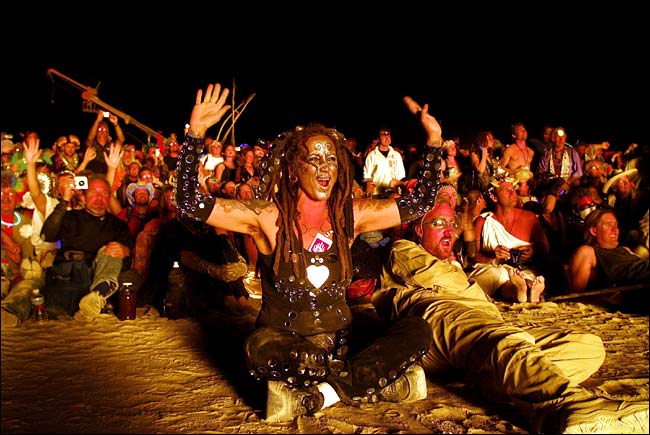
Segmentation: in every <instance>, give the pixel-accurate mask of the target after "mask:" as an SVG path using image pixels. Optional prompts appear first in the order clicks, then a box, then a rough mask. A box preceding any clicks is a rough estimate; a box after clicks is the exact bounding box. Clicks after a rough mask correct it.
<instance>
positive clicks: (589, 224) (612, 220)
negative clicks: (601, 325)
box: [569, 208, 648, 314]
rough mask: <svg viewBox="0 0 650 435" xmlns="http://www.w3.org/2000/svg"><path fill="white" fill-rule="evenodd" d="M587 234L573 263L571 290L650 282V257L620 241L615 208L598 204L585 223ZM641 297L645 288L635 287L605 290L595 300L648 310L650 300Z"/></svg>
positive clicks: (618, 307) (633, 308) (570, 271)
mask: <svg viewBox="0 0 650 435" xmlns="http://www.w3.org/2000/svg"><path fill="white" fill-rule="evenodd" d="M584 237H585V244H584V245H582V246H580V247H579V248H578V249H577V250H576V251H575V253H574V254H573V256H572V257H571V261H570V263H569V290H571V291H572V292H580V291H585V290H595V289H606V288H610V287H614V286H626V285H633V284H646V287H647V284H648V259H647V258H646V259H642V258H641V257H639V256H638V255H636V254H634V253H633V252H632V251H631V250H630V249H629V248H627V247H625V246H621V245H619V240H618V238H619V229H618V220H617V218H616V214H615V213H614V211H613V210H611V209H608V208H598V209H596V210H594V211H592V212H591V213H589V215H588V216H587V218H586V219H585V223H584ZM646 290H647V288H646ZM641 297H642V294H641V292H639V291H637V290H635V291H626V292H617V293H613V294H604V295H602V296H601V297H599V298H596V299H592V300H593V301H594V302H597V303H602V304H605V305H613V306H614V307H616V308H617V309H623V310H626V311H632V310H634V311H636V310H641V311H642V312H645V313H646V314H647V313H648V309H647V304H646V303H645V302H644V300H642V299H641Z"/></svg>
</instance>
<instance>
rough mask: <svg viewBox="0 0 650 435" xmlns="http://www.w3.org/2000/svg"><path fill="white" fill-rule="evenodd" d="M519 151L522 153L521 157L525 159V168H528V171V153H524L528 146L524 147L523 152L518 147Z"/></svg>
mask: <svg viewBox="0 0 650 435" xmlns="http://www.w3.org/2000/svg"><path fill="white" fill-rule="evenodd" d="M517 149H518V150H519V152H520V153H521V155H522V156H523V158H524V166H525V167H526V169H528V153H527V152H526V151H524V150H525V149H526V145H524V149H523V150H522V149H521V148H520V147H519V145H517Z"/></svg>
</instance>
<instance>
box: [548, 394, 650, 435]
mask: <svg viewBox="0 0 650 435" xmlns="http://www.w3.org/2000/svg"><path fill="white" fill-rule="evenodd" d="M561 415H562V418H561V419H560V427H559V431H557V433H609V434H616V433H625V434H635V433H645V434H647V433H648V418H649V416H648V402H626V401H622V400H610V399H604V398H600V397H594V398H593V399H591V400H588V401H586V402H576V403H569V404H568V405H567V406H566V407H565V408H564V409H563V410H562V414H561ZM563 426H564V427H563Z"/></svg>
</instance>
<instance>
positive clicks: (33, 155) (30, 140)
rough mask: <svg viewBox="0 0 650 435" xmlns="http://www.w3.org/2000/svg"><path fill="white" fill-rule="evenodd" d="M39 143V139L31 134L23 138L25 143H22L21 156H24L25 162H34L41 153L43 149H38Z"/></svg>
mask: <svg viewBox="0 0 650 435" xmlns="http://www.w3.org/2000/svg"><path fill="white" fill-rule="evenodd" d="M40 143H41V140H40V139H38V138H35V137H34V136H33V135H28V136H27V137H26V138H25V143H24V144H23V149H24V150H25V152H24V153H23V157H25V162H26V163H27V164H30V163H34V164H36V161H37V160H38V158H39V157H40V156H41V154H43V150H41V149H39V145H40Z"/></svg>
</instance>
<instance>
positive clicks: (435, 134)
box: [353, 96, 442, 236]
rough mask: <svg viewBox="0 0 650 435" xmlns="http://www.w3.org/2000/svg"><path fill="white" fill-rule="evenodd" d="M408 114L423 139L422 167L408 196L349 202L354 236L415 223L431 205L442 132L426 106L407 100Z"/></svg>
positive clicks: (435, 192) (439, 160)
mask: <svg viewBox="0 0 650 435" xmlns="http://www.w3.org/2000/svg"><path fill="white" fill-rule="evenodd" d="M403 101H404V104H406V107H407V108H408V109H409V111H410V112H411V113H412V114H414V115H416V116H418V119H419V120H420V124H421V125H422V127H423V128H424V131H425V133H426V135H427V140H426V144H427V145H428V146H427V147H425V148H426V149H425V150H424V157H423V161H424V164H423V166H422V168H421V169H420V172H419V174H418V177H417V183H416V185H415V187H414V188H413V189H411V192H410V193H408V194H405V195H402V196H400V197H399V198H395V199H387V200H371V199H357V200H355V201H354V202H353V209H354V222H355V236H356V235H358V234H360V233H362V232H367V231H373V230H379V229H384V228H390V227H394V226H396V225H399V224H400V223H402V222H408V221H411V220H413V219H416V218H418V217H420V216H422V215H423V214H424V213H426V212H427V211H428V210H429V209H430V208H431V207H432V206H433V204H434V202H435V198H436V194H437V192H438V187H439V186H440V176H441V168H442V158H441V156H442V128H441V127H440V123H438V121H437V120H436V118H434V117H433V116H432V115H430V114H429V105H428V104H424V105H423V106H420V105H419V104H418V103H417V102H416V101H415V100H413V99H412V98H411V97H409V96H406V97H404V99H403Z"/></svg>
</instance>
